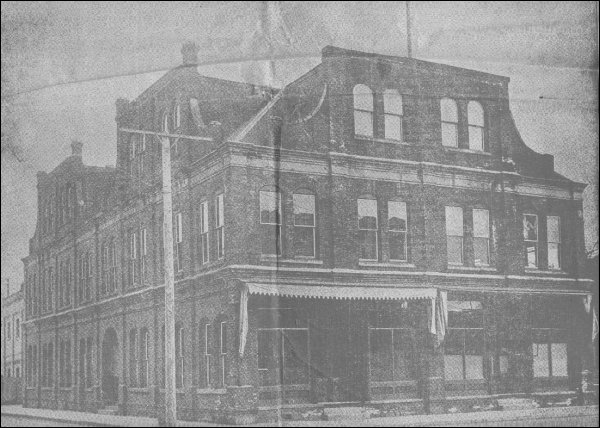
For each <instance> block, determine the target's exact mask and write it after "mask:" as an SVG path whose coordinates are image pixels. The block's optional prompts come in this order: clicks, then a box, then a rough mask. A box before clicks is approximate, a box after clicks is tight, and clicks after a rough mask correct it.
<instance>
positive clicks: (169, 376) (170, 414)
mask: <svg viewBox="0 0 600 428" xmlns="http://www.w3.org/2000/svg"><path fill="white" fill-rule="evenodd" d="M160 141H161V145H162V194H163V238H164V239H163V244H164V254H165V259H164V263H165V425H166V426H168V427H174V426H176V424H177V411H176V410H177V391H176V385H175V273H174V270H173V269H174V268H173V199H172V194H171V143H170V139H169V138H168V137H161V138H160Z"/></svg>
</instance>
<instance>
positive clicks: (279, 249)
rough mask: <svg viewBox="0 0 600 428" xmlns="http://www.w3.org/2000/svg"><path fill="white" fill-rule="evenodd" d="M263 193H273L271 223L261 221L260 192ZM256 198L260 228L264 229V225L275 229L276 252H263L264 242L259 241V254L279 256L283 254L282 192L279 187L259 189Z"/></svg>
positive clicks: (261, 205)
mask: <svg viewBox="0 0 600 428" xmlns="http://www.w3.org/2000/svg"><path fill="white" fill-rule="evenodd" d="M263 193H271V194H273V195H274V198H275V201H276V207H275V223H272V222H270V221H263V216H262V211H263V210H262V207H263V198H262V194H263ZM258 198H259V223H260V225H261V229H263V230H264V229H265V227H271V228H274V230H275V239H276V241H275V248H276V252H275V253H274V254H273V253H265V252H264V249H265V248H264V245H263V244H264V242H261V254H263V255H268V256H277V257H280V256H282V255H283V245H282V241H283V239H282V232H283V228H282V226H283V210H282V194H281V192H280V191H279V189H276V190H260V191H259V192H258Z"/></svg>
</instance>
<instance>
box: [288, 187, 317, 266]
mask: <svg viewBox="0 0 600 428" xmlns="http://www.w3.org/2000/svg"><path fill="white" fill-rule="evenodd" d="M293 199H294V254H295V255H297V256H306V257H315V253H316V251H315V195H312V194H310V192H304V193H294V196H293Z"/></svg>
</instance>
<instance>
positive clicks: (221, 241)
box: [215, 193, 225, 259]
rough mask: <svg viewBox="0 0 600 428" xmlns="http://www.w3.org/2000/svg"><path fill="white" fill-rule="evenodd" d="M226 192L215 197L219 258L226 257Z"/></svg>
mask: <svg viewBox="0 0 600 428" xmlns="http://www.w3.org/2000/svg"><path fill="white" fill-rule="evenodd" d="M224 210H225V194H224V193H219V194H218V195H217V196H216V197H215V230H216V235H217V236H216V238H217V259H222V258H224V257H225V212H224Z"/></svg>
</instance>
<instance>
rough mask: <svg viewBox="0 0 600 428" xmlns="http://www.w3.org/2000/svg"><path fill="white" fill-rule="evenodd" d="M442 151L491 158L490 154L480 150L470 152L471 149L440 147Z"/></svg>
mask: <svg viewBox="0 0 600 428" xmlns="http://www.w3.org/2000/svg"><path fill="white" fill-rule="evenodd" d="M442 147H443V148H444V151H447V152H458V153H471V154H474V155H484V156H492V154H491V153H490V152H484V151H482V150H471V149H462V148H460V147H450V146H442Z"/></svg>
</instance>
